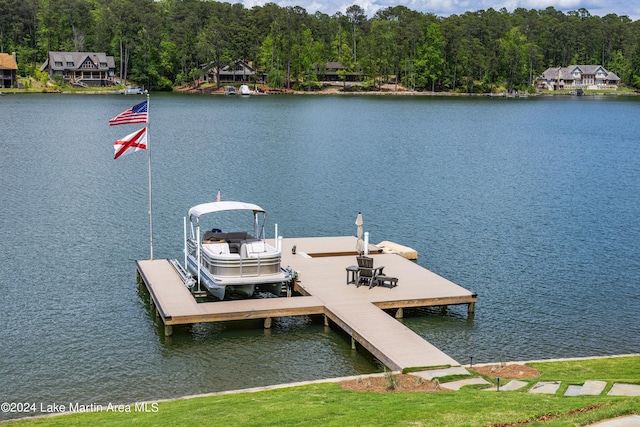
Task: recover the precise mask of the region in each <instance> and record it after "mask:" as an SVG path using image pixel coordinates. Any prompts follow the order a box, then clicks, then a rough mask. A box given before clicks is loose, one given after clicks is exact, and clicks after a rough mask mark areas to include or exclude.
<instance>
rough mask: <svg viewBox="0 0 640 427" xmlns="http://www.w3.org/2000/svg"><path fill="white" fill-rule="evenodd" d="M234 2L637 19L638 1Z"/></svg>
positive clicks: (313, 8) (325, 9) (327, 9)
mask: <svg viewBox="0 0 640 427" xmlns="http://www.w3.org/2000/svg"><path fill="white" fill-rule="evenodd" d="M228 1H231V2H234V3H242V4H244V6H245V7H246V8H247V9H250V8H252V7H253V6H262V5H264V4H265V3H276V4H278V5H279V6H282V7H286V6H300V7H302V8H304V9H305V10H306V11H307V12H308V13H311V14H313V13H315V12H317V11H320V12H322V13H326V14H327V15H333V14H334V13H336V12H338V11H340V12H342V13H344V12H345V11H346V10H347V7H349V6H351V5H353V4H357V5H359V6H360V7H362V9H364V11H365V13H366V15H367V16H368V17H371V16H373V14H374V13H375V12H376V11H377V10H379V9H386V8H387V7H389V6H406V7H407V8H409V9H411V10H415V11H419V12H425V13H433V14H434V15H436V16H449V15H461V14H463V13H465V12H468V11H477V10H487V9H489V8H493V9H495V10H500V9H502V8H506V9H507V11H509V12H513V10H514V9H517V8H524V9H537V10H543V9H546V8H547V7H549V6H552V7H554V8H555V9H556V10H560V11H562V12H565V13H566V12H569V11H572V10H578V9H582V8H584V9H586V10H588V11H589V13H590V14H591V15H595V16H601V17H602V16H605V15H608V14H610V13H615V14H616V15H619V16H622V15H626V16H628V17H629V18H631V19H632V20H634V21H636V20H638V19H640V1H638V0H271V1H267V0H241V1H234V0H228Z"/></svg>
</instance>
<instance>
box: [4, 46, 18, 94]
mask: <svg viewBox="0 0 640 427" xmlns="http://www.w3.org/2000/svg"><path fill="white" fill-rule="evenodd" d="M17 74H18V62H17V61H16V54H15V53H14V54H12V55H9V54H8V53H0V88H10V87H13V86H14V85H15V84H16V78H17Z"/></svg>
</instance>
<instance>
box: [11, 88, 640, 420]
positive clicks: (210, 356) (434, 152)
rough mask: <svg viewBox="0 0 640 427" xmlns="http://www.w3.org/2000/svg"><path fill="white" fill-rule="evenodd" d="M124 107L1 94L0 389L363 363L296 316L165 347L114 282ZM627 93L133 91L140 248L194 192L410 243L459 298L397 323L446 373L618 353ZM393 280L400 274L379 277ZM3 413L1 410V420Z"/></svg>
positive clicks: (627, 238)
mask: <svg viewBox="0 0 640 427" xmlns="http://www.w3.org/2000/svg"><path fill="white" fill-rule="evenodd" d="M143 99H144V98H142V97H124V96H115V95H114V96H108V95H107V96H73V95H59V96H58V95H19V96H17V95H16V96H3V97H1V98H0V111H1V114H0V117H1V119H0V123H1V125H2V126H1V128H2V133H1V134H2V136H1V137H0V141H1V144H0V176H1V180H0V182H1V183H2V191H1V193H0V220H1V222H2V228H1V233H2V234H1V239H2V240H1V243H2V244H1V245H0V251H1V257H0V259H1V261H0V292H1V296H0V320H1V324H2V327H3V332H2V343H1V344H0V360H1V362H2V363H0V384H2V387H0V401H2V402H5V401H8V402H35V403H37V404H38V405H39V404H40V403H43V404H45V405H47V404H53V403H63V404H66V405H68V404H69V403H71V402H80V403H81V404H89V403H97V404H103V405H106V404H108V403H109V402H112V403H131V402H135V401H142V400H150V399H160V398H170V397H176V396H183V395H189V394H196V393H206V392H214V391H221V390H229V389H237V388H244V387H253V386H261V385H268V384H277V383H283V382H291V381H302V380H311V379H320V378H327V377H336V376H345V375H355V374H361V373H370V372H376V371H381V370H382V369H383V366H382V365H381V364H380V363H379V362H377V361H376V360H375V359H373V358H372V357H371V356H369V355H366V354H362V353H357V352H353V351H352V350H351V348H350V342H349V339H348V337H346V336H345V335H344V334H343V333H342V332H341V331H339V330H337V329H333V328H332V329H329V328H325V327H324V326H323V324H322V321H321V320H319V319H317V318H312V317H295V318H283V319H278V320H275V321H274V326H273V329H271V330H268V331H265V330H263V329H262V323H261V321H247V322H232V323H221V324H198V325H193V326H189V327H180V328H174V331H175V335H174V336H173V337H171V338H165V337H164V336H163V329H162V327H161V324H160V323H158V322H157V321H156V320H155V316H154V314H153V312H152V311H151V310H150V309H149V308H148V296H147V295H146V294H145V292H143V291H142V290H141V289H140V288H139V287H138V286H137V284H136V281H135V264H134V261H135V260H136V259H146V258H148V257H149V223H148V215H147V211H148V193H147V155H146V153H144V152H141V153H134V154H132V155H129V156H125V157H122V158H120V159H118V160H117V161H114V160H113V142H114V141H115V140H116V139H118V138H121V137H124V136H125V135H127V134H128V133H131V132H133V131H134V130H137V129H139V127H142V126H139V127H136V125H129V126H114V127H109V126H108V124H107V122H108V119H110V118H111V117H113V116H115V115H116V114H118V113H120V112H122V111H124V110H125V109H127V108H129V107H130V106H132V105H133V104H135V103H138V102H141V101H143ZM639 114H640V98H637V97H606V98H605V97H579V98H578V97H555V98H549V97H544V98H528V99H491V98H464V99H457V98H432V97H390V96H389V97H376V96H371V97H367V96H364V97H363V96H354V97H349V96H344V97H343V96H326V97H325V96H289V97H279V96H267V97H251V98H239V97H220V96H193V95H192V96H186V95H177V94H166V95H155V94H154V95H152V97H151V107H150V117H151V124H150V145H151V156H152V157H151V158H152V177H153V200H154V206H153V212H154V256H155V258H178V259H180V258H181V256H182V255H181V250H182V218H183V217H184V216H185V215H186V213H187V210H188V209H189V208H190V207H191V206H193V205H195V204H198V203H202V202H207V201H213V200H214V199H215V195H216V193H217V191H218V189H221V193H222V198H223V199H226V200H242V201H247V202H253V203H257V204H259V205H261V206H262V207H264V208H265V209H266V210H267V211H268V213H269V216H268V230H269V229H270V230H273V225H274V224H276V223H277V224H278V227H279V231H280V234H282V235H284V236H285V237H295V236H305V237H307V236H333V235H354V234H355V231H356V230H355V224H354V222H355V218H356V215H357V213H358V212H359V211H361V212H362V213H363V216H364V221H365V226H364V228H365V230H366V231H369V233H370V238H371V242H372V243H378V242H380V241H382V240H391V241H394V242H397V243H400V244H404V245H407V246H410V247H412V248H414V249H416V250H417V251H418V252H419V254H420V258H419V261H418V263H419V264H420V265H422V266H424V267H426V268H428V269H430V270H432V271H434V272H436V273H438V274H440V275H442V276H444V277H446V278H448V279H450V280H451V281H453V282H455V283H457V284H459V285H461V286H463V287H465V288H467V289H469V290H472V291H474V292H477V293H478V303H477V305H476V313H475V316H473V317H472V318H469V317H468V316H467V314H466V307H451V308H450V309H449V310H448V311H447V312H445V313H442V312H440V310H419V311H414V312H413V313H410V314H411V315H409V316H408V317H407V318H406V319H404V322H405V324H406V325H407V326H408V327H410V328H411V329H413V330H414V331H416V332H417V333H418V334H420V335H421V336H423V337H425V338H426V339H427V340H428V341H430V342H431V343H433V344H434V345H436V346H437V347H439V348H440V349H442V350H443V351H444V352H446V353H447V354H449V355H450V356H452V357H453V358H455V359H456V360H458V361H459V362H461V363H465V364H466V363H469V358H470V357H471V356H473V360H474V362H497V361H504V360H530V359H542V358H556V357H578V356H600V355H611V354H626V353H638V352H640V322H639V321H638V313H640V143H639V136H638V134H639V130H640V127H639V125H638V116H639ZM400 285H401V284H400ZM17 416H20V414H6V413H3V414H0V420H2V419H7V418H15V417H17Z"/></svg>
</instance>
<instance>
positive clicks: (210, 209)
mask: <svg viewBox="0 0 640 427" xmlns="http://www.w3.org/2000/svg"><path fill="white" fill-rule="evenodd" d="M227 211H251V212H253V222H254V224H253V226H254V234H255V236H256V237H258V238H261V237H260V236H264V226H265V224H266V220H267V212H266V211H265V210H264V209H262V208H261V207H260V206H258V205H255V204H253V203H245V202H235V201H228V200H225V201H221V202H209V203H202V204H199V205H196V206H194V207H192V208H191V209H189V222H190V223H191V236H192V238H195V235H194V234H196V233H195V232H194V230H193V222H194V219H195V223H196V227H197V228H198V229H199V228H200V217H201V216H203V215H207V214H211V213H216V212H227ZM260 213H261V214H262V227H259V224H258V214H260Z"/></svg>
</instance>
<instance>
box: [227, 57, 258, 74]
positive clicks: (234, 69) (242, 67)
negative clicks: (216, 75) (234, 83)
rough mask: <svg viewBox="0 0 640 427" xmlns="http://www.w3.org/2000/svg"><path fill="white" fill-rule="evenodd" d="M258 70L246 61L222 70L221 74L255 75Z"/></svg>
mask: <svg viewBox="0 0 640 427" xmlns="http://www.w3.org/2000/svg"><path fill="white" fill-rule="evenodd" d="M255 72H256V70H255V69H254V68H253V67H252V66H251V65H249V64H248V63H246V62H244V61H240V60H238V61H235V62H233V63H231V64H230V65H226V66H224V67H222V68H221V69H220V74H235V75H237V76H242V75H251V74H255Z"/></svg>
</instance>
